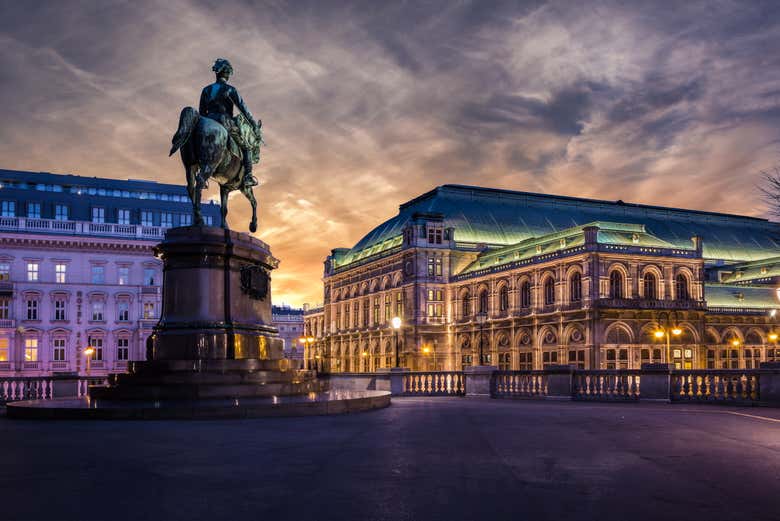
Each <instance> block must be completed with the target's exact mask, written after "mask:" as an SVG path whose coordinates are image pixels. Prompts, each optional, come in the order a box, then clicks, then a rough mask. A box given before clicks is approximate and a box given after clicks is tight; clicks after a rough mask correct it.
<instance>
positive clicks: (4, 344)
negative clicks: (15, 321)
mask: <svg viewBox="0 0 780 521" xmlns="http://www.w3.org/2000/svg"><path fill="white" fill-rule="evenodd" d="M8 345H9V342H8V338H4V337H3V338H0V362H7V361H8Z"/></svg>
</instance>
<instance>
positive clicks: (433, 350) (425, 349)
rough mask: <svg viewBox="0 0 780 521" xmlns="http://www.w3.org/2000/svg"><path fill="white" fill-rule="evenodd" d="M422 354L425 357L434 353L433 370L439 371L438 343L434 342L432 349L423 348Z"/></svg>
mask: <svg viewBox="0 0 780 521" xmlns="http://www.w3.org/2000/svg"><path fill="white" fill-rule="evenodd" d="M422 352H423V353H424V354H425V355H428V354H429V353H433V370H434V371H437V370H438V367H437V366H436V341H435V340H434V342H433V347H432V348H431V347H429V346H423V348H422Z"/></svg>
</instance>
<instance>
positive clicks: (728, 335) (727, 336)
mask: <svg viewBox="0 0 780 521" xmlns="http://www.w3.org/2000/svg"><path fill="white" fill-rule="evenodd" d="M720 338H721V342H722V343H730V342H732V341H733V340H739V343H740V344H741V343H743V342H744V341H745V336H744V335H743V334H742V331H741V330H740V329H739V328H738V327H736V326H729V327H727V328H726V329H724V330H723V334H722V335H721V337H720Z"/></svg>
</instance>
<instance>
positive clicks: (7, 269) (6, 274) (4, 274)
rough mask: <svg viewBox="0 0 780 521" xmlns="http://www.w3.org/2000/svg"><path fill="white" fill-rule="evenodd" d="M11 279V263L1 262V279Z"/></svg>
mask: <svg viewBox="0 0 780 521" xmlns="http://www.w3.org/2000/svg"><path fill="white" fill-rule="evenodd" d="M10 279H11V265H10V264H8V263H7V262H0V280H10Z"/></svg>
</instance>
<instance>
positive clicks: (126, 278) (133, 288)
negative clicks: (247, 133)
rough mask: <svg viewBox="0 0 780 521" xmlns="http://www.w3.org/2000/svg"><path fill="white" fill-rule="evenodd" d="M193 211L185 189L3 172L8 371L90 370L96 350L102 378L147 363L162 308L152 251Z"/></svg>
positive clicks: (210, 216) (0, 284) (0, 300)
mask: <svg viewBox="0 0 780 521" xmlns="http://www.w3.org/2000/svg"><path fill="white" fill-rule="evenodd" d="M204 210H205V214H206V215H207V217H206V219H207V220H212V221H213V220H216V219H218V218H219V207H218V206H217V205H205V206H204ZM190 218H191V204H190V202H189V199H188V198H187V193H186V190H185V188H184V187H183V186H179V185H166V184H160V183H154V182H149V181H119V180H113V179H101V178H88V177H80V176H74V175H56V174H49V173H34V172H19V171H9V170H0V376H39V375H51V374H55V373H72V372H79V373H81V374H84V373H85V372H86V365H87V364H86V355H85V354H84V353H85V350H86V349H87V348H89V347H91V348H92V350H91V353H92V354H91V357H90V371H91V374H94V375H104V374H107V373H113V372H122V371H124V370H125V369H126V367H127V363H128V361H130V360H143V359H144V358H145V357H146V347H145V346H146V338H147V337H148V336H149V334H151V332H152V327H154V325H155V324H156V323H157V319H158V316H159V311H160V286H161V283H162V265H161V263H160V262H159V261H158V259H156V258H155V257H154V254H153V252H152V248H153V247H154V245H156V244H157V243H158V242H159V241H160V240H161V239H162V237H163V235H164V233H165V230H166V229H167V228H169V227H172V226H186V225H188V224H190V222H191V221H190Z"/></svg>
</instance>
